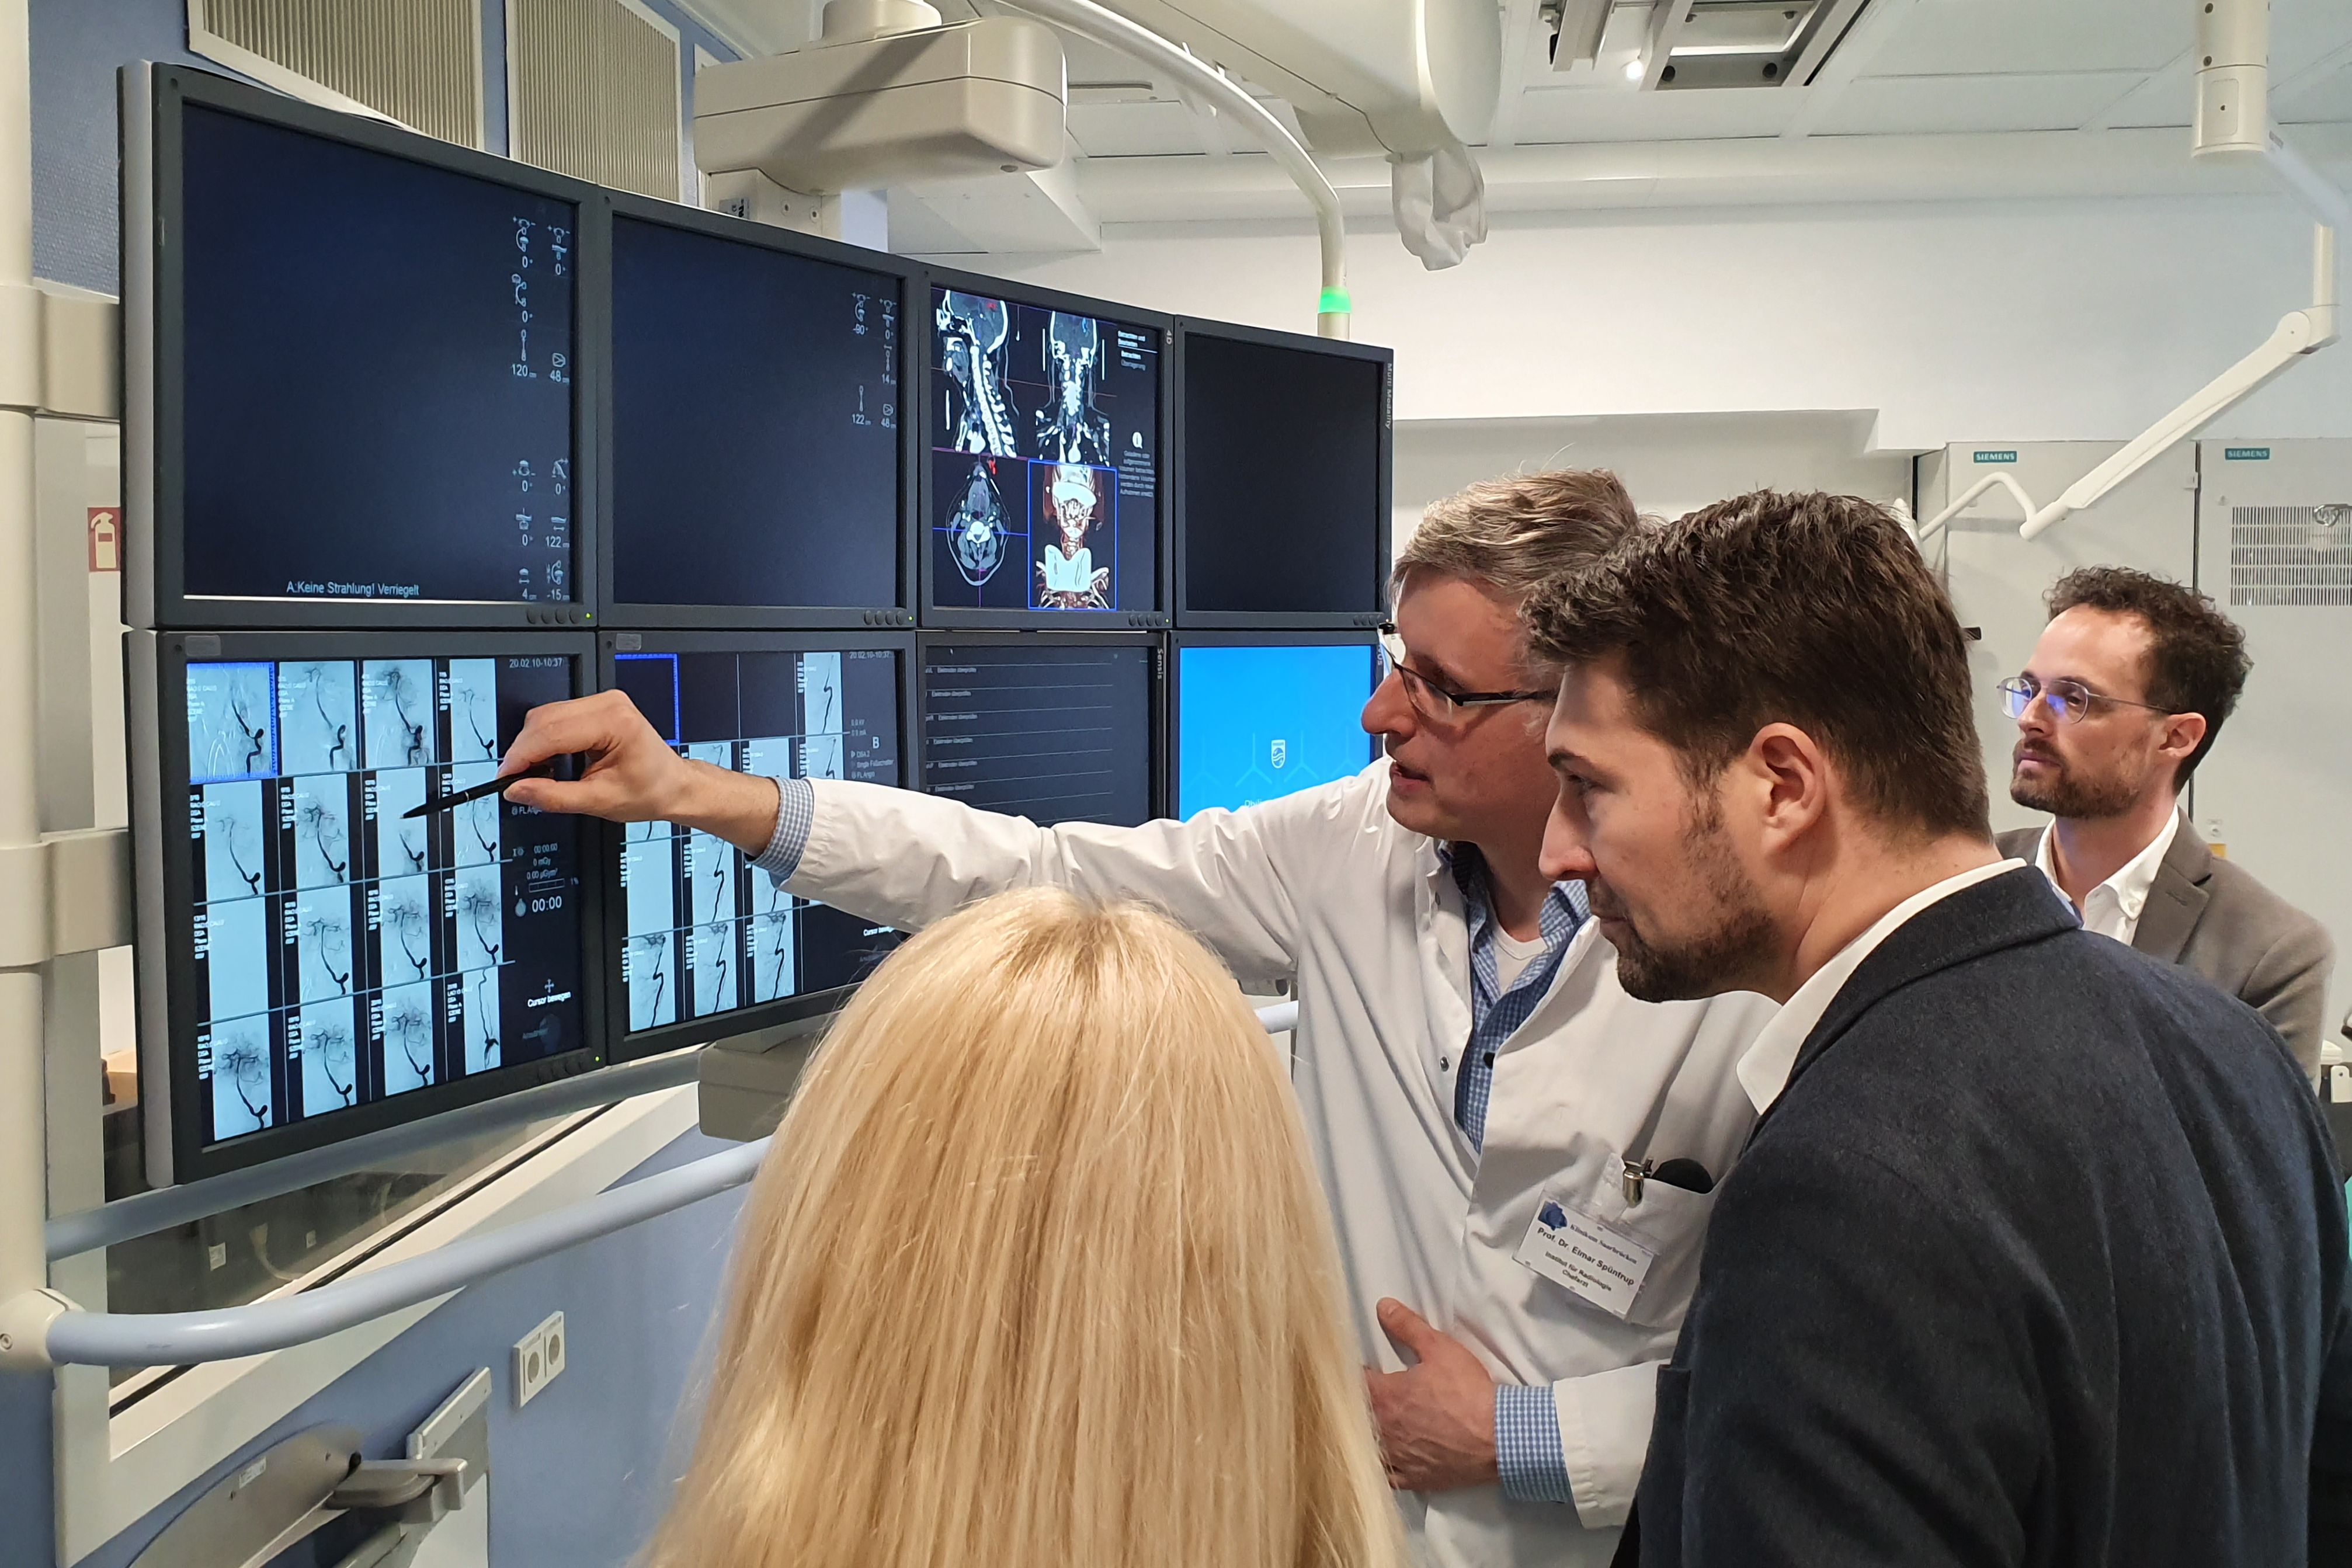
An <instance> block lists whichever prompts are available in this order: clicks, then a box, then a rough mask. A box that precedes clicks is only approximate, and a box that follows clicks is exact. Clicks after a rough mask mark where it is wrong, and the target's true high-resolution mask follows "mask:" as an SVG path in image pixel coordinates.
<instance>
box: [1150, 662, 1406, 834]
mask: <svg viewBox="0 0 2352 1568" xmlns="http://www.w3.org/2000/svg"><path fill="white" fill-rule="evenodd" d="M1169 641H1170V643H1171V648H1170V652H1169V669H1168V686H1169V693H1168V713H1169V722H1168V733H1169V747H1168V749H1169V753H1170V758H1169V762H1170V766H1169V772H1170V776H1171V784H1170V789H1169V804H1170V811H1171V815H1174V816H1177V817H1181V818H1185V819H1190V818H1192V817H1195V816H1197V815H1199V814H1200V813H1201V812H1202V811H1205V810H1209V809H1211V808H1212V807H1223V808H1225V809H1227V810H1236V809H1238V808H1240V807H1243V806H1252V805H1255V804H1256V803H1257V802H1259V801H1261V800H1275V799H1276V798H1277V797H1279V796H1283V795H1292V794H1296V793H1297V792H1298V791H1299V790H1301V789H1313V788H1314V787H1315V786H1317V785H1318V784H1328V783H1329V782H1331V781H1332V780H1333V779H1346V778H1349V777H1352V776H1353V775H1355V774H1356V773H1358V772H1360V771H1361V770H1362V769H1363V768H1365V767H1367V766H1369V765H1370V762H1371V760H1372V758H1374V757H1376V756H1378V755H1379V751H1380V747H1379V743H1378V742H1377V741H1376V740H1375V739H1374V738H1373V737H1371V736H1370V735H1368V734H1366V733H1365V732H1364V726H1363V713H1364V705H1365V704H1366V703H1367V702H1369V701H1370V700H1371V695H1372V690H1373V688H1374V687H1376V686H1378V685H1380V683H1381V654H1380V648H1379V646H1378V644H1377V643H1375V642H1374V641H1373V639H1372V637H1371V636H1370V635H1369V634H1367V633H1365V632H1176V633H1175V634H1174V635H1173V636H1171V638H1170V639H1169Z"/></svg>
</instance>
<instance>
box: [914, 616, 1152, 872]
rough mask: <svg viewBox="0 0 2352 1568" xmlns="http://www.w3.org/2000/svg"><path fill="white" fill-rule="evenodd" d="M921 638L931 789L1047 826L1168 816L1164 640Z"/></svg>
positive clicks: (1129, 636)
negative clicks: (1159, 761) (1163, 780)
mask: <svg viewBox="0 0 2352 1568" xmlns="http://www.w3.org/2000/svg"><path fill="white" fill-rule="evenodd" d="M920 643H921V658H922V674H921V707H920V716H921V749H922V787H923V789H925V790H927V791H929V793H931V794H933V795H939V796H943V797H945V798H947V799H949V800H961V801H962V802H964V803H965V804H966V805H970V806H975V807H978V808H979V809H980V810H984V811H999V812H1003V813H1005V814H1007V815H1010V816H1016V817H1026V818H1027V819H1029V821H1033V822H1034V823H1036V824H1037V825H1038V826H1040V827H1052V826H1054V825H1055V823H1058V822H1106V823H1110V824H1113V825H1116V826H1119V827H1133V826H1135V825H1137V824H1139V823H1141V822H1144V821H1150V819H1151V818H1152V817H1154V816H1156V815H1158V813H1159V804H1158V800H1157V795H1158V790H1157V789H1156V788H1155V783H1156V779H1157V774H1156V771H1155V768H1156V760H1155V759H1156V758H1157V757H1158V755H1159V751H1160V746H1159V732H1160V653H1161V649H1160V639H1159V638H1158V637H1156V636H1154V635H1152V634H1150V633H1149V632H1143V633H1137V632H1091V633H1087V632H1079V633H1072V634H1069V635H1066V636H1059V637H1057V636H1055V635H1053V634H1052V633H1030V632H1014V633H997V634H994V635H991V634H988V633H971V634H958V633H948V632H926V633H924V634H923V636H922V638H921V639H920Z"/></svg>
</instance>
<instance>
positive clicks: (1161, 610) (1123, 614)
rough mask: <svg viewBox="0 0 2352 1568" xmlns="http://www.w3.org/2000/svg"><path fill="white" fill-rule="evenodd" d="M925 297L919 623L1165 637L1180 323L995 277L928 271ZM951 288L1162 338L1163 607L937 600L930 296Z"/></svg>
mask: <svg viewBox="0 0 2352 1568" xmlns="http://www.w3.org/2000/svg"><path fill="white" fill-rule="evenodd" d="M919 284H920V287H921V293H920V295H919V297H918V298H919V309H918V310H917V313H916V314H917V320H916V330H917V332H918V334H919V337H918V346H919V349H920V352H919V353H918V354H916V355H915V365H914V376H915V380H914V381H913V382H912V383H911V389H912V395H913V397H914V399H915V403H914V406H915V410H916V417H915V419H914V420H913V421H912V422H911V423H912V426H913V439H914V446H915V456H916V463H915V467H916V475H915V478H916V495H915V515H914V517H913V518H912V519H911V521H910V528H909V533H908V539H909V542H910V544H911V546H912V548H913V549H914V550H915V557H916V561H917V564H918V566H919V580H918V588H919V598H918V599H917V601H916V619H917V622H918V623H919V625H921V626H922V627H923V628H924V629H925V630H926V631H933V630H952V631H998V632H1024V631H1025V632H1057V633H1058V632H1074V633H1082V634H1085V635H1088V636H1095V635H1100V634H1102V633H1105V632H1126V631H1158V630H1160V629H1163V628H1165V627H1168V626H1171V625H1173V624H1174V622H1173V620H1172V619H1171V615H1170V606H1171V604H1172V603H1173V602H1174V601H1173V599H1172V597H1171V595H1172V593H1173V579H1172V577H1171V572H1172V570H1173V569H1174V559H1175V558H1174V556H1173V554H1172V553H1171V548H1170V547H1171V543H1172V540H1173V537H1174V534H1175V518H1176V509H1175V491H1174V486H1173V481H1172V476H1171V473H1170V465H1171V464H1173V463H1174V461H1175V456H1176V445H1175V442H1176V423H1175V402H1176V398H1177V395H1178V392H1179V388H1178V386H1177V382H1176V372H1175V364H1176V358H1175V355H1176V336H1177V328H1178V325H1179V323H1178V321H1177V319H1176V318H1175V317H1173V316H1171V315H1168V314H1166V313H1165V312H1162V311H1158V310H1146V309H1143V308H1140V307H1138V306H1132V305H1122V304H1119V303H1118V302H1117V301H1115V300H1109V299H1094V298H1087V296H1085V295H1083V294H1066V293H1064V292H1063V291H1061V290H1060V289H1057V288H1040V287H1036V286H1035V285H1034V284H1027V283H1013V282H1011V281H1008V280H1007V279H1005V278H1002V277H987V276H985V275H983V274H981V273H977V272H959V271H954V270H951V269H950V268H946V267H926V268H924V269H923V272H922V275H921V277H920V279H919ZM933 288H951V289H956V290H959V291H961V292H965V293H971V294H984V295H988V296H990V297H992V298H999V299H1003V301H1005V302H1006V303H1007V304H1011V305H1030V306H1034V307H1036V308H1040V309H1045V310H1061V311H1066V312H1069V313H1070V314H1073V315H1078V314H1084V315H1090V316H1093V317H1094V318H1095V319H1097V320H1105V321H1115V322H1117V323H1118V324H1119V325H1120V326H1124V327H1143V328H1149V329H1152V330H1154V331H1157V332H1158V333H1159V334H1160V406H1159V410H1158V418H1157V420H1156V423H1157V424H1158V426H1159V431H1158V437H1157V439H1158V440H1159V443H1160V450H1159V459H1160V496H1159V500H1158V503H1157V505H1156V506H1155V507H1154V508H1153V518H1154V527H1153V530H1152V538H1153V547H1152V549H1153V556H1152V562H1153V570H1154V576H1155V579H1156V586H1157V593H1158V602H1157V603H1155V604H1154V605H1153V606H1152V608H1151V609H1150V610H1106V611H1084V610H965V609H960V608H957V607H955V606H952V605H950V606H944V607H943V606H941V605H940V604H938V603H937V602H936V601H935V600H934V598H933V593H934V590H935V588H936V583H935V582H934V578H935V576H936V565H937V563H936V562H934V561H933V560H932V559H931V538H930V517H931V505H932V494H931V490H932V482H933V476H932V473H931V467H932V465H931V447H930V440H929V421H930V416H931V373H932V372H931V365H932V361H933V359H934V358H935V357H936V356H935V354H934V352H933V349H934V345H933V342H932V334H933V333H934V332H935V331H936V330H937V329H938V323H937V322H936V321H934V320H933V319H932V316H931V290H932V289H933Z"/></svg>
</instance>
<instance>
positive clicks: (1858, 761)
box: [1527, 490, 1991, 839]
mask: <svg viewBox="0 0 2352 1568" xmlns="http://www.w3.org/2000/svg"><path fill="white" fill-rule="evenodd" d="M1527 614H1528V628H1529V632H1530V634H1531V635H1532V636H1533V638H1534V640H1535V643H1536V646H1537V648H1538V651H1540V652H1541V653H1544V654H1545V655H1546V656H1548V657H1550V658H1553V659H1557V660H1559V661H1560V662H1562V663H1568V662H1570V661H1588V660H1593V659H1600V658H1605V657H1607V656H1608V655H1610V654H1612V653H1622V655H1623V656H1624V659H1625V665H1626V679H1627V684H1628V685H1629V687H1630V694H1629V695H1630V698H1631V701H1632V704H1633V712H1634V714H1635V715H1636V716H1638V718H1639V719H1640V721H1641V723H1642V724H1643V727H1645V728H1647V729H1649V730H1650V731H1651V732H1652V733H1654V734H1655V735H1657V736H1658V737H1660V738H1662V739H1663V740H1664V741H1665V742H1666V743H1667V744H1668V745H1670V746H1672V747H1675V749H1676V750H1677V751H1678V752H1680V753H1681V754H1682V759H1683V765H1684V770H1685V774H1686V776H1687V777H1689V778H1690V779H1691V780H1692V781H1693V782H1694V783H1697V784H1704V783H1707V782H1710V781H1712V780H1713V779H1715V778H1716V777H1717V775H1719V774H1720V773H1721V772H1722V770H1723V769H1724V768H1725V767H1726V766H1727V765H1728V764H1729V763H1730V762H1731V760H1732V758H1736V757H1738V755H1739V754H1740V753H1741V752H1742V751H1744V750H1746V749H1747V747H1748V743H1749V742H1750V741H1751V740H1753V739H1754V738H1755V736H1756V732H1757V731H1758V730H1759V729H1761V728H1762V727H1764V726H1766V725H1768V724H1773V723H1778V722H1785V723H1789V724H1794V725H1797V726H1798V727H1801V728H1802V729H1804V730H1805V731H1806V732H1807V733H1808V734H1810V735H1811V736H1812V737H1813V738H1814V739H1815V740H1817V741H1819V742H1820V743H1821V745H1822V747H1823V748H1824V749H1825V750H1827V751H1828V752H1830V753H1831V755H1832V756H1833V757H1835V758H1837V761H1838V766H1839V767H1840V768H1841V769H1842V770H1843V772H1844V774H1845V776H1846V777H1847V779H1849V780H1850V781H1851V782H1852V784H1853V789H1854V792H1855V795H1856V797H1857V798H1858V799H1859V800H1861V802H1862V803H1863V804H1864V807H1865V808H1866V809H1867V810H1870V811H1871V813H1872V814H1873V815H1874V816H1876V817H1877V818H1879V819H1880V820H1882V821H1885V823H1887V824H1888V825H1889V826H1892V827H1896V828H1903V829H1910V830H1914V831H1916V832H1919V833H1924V834H1926V835H1928V836H1931V837H1935V836H1941V835H1944V834H1947V833H1966V834H1969V835H1970V836H1972V837H1976V838H1980V839H1982V838H1990V836H1991V828H1990V816H1989V811H1988V807H1987V805H1986V799H1985V777H1984V764H1983V761H1982V759H1981V758H1980V756H1979V752H1978V749H1977V730H1976V721H1975V719H1974V718H1973V717H1972V716H1971V715H1970V712H1969V657H1968V642H1967V640H1966V638H1965V637H1964V636H1963V635H1962V633H1961V631H1960V623H1959V618H1958V616H1956V615H1955V614H1954V613H1953V612H1952V605H1951V601H1950V600H1948V599H1947V598H1946V597H1945V595H1944V591H1943V589H1942V587H1941V586H1939V585H1938V584H1937V581H1936V579H1935V577H1934V576H1933V575H1932V574H1931V573H1930V572H1929V571H1928V570H1927V566H1926V565H1925V563H1923V562H1922V561H1921V560H1920V559H1919V551H1918V549H1917V548H1916V546H1914V545H1913V544H1912V542H1911V540H1910V538H1909V536H1907V535H1906V534H1905V532H1904V531H1903V528H1902V527H1901V525H1900V524H1898V523H1896V522H1895V519H1894V518H1893V517H1889V516H1888V515H1887V514H1886V513H1885V511H1882V510H1881V509H1880V508H1878V507H1874V506H1873V505H1871V504H1870V503H1869V502H1867V501H1864V500H1861V499H1858V498H1856V497H1852V496H1823V495H1805V496H1790V495H1781V494H1779V493H1777V492H1774V491H1770V490H1759V491H1757V492H1756V493H1754V494H1753V495H1748V496H1741V497H1738V498H1737V499H1734V500H1729V501H1723V502H1719V503H1717V505H1715V506H1712V507H1706V509H1704V510H1702V511H1697V512H1693V513H1692V514H1691V515H1690V516H1688V517H1684V518H1681V519H1680V520H1678V521H1676V522H1673V523H1666V524H1660V525H1654V526H1651V527H1647V528H1642V529H1641V530H1639V531H1638V532H1636V533H1635V534H1633V536H1632V537H1631V538H1627V539H1626V540H1625V541H1624V542H1623V543H1622V544H1621V545H1619V546H1618V548H1617V549H1613V550H1612V551H1611V552H1610V554H1609V556H1608V557H1607V559H1604V560H1602V561H1601V563H1600V564H1598V565H1597V566H1595V567H1594V568H1592V569H1591V570H1587V571H1584V572H1581V573H1578V574H1575V575H1572V576H1570V577H1568V578H1566V579H1563V580H1561V581H1560V582H1559V583H1557V584H1555V585H1553V586H1552V587H1551V588H1549V589H1548V590H1546V591H1544V592H1543V593H1541V594H1538V596H1537V597H1536V599H1535V600H1534V601H1532V602H1531V603H1530V604H1529V605H1528V612H1527Z"/></svg>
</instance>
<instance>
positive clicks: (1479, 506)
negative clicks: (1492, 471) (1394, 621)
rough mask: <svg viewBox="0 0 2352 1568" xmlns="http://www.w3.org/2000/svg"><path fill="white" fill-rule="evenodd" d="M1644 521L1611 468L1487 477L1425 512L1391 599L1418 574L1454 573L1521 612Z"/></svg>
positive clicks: (1392, 578) (1393, 575)
mask: <svg viewBox="0 0 2352 1568" xmlns="http://www.w3.org/2000/svg"><path fill="white" fill-rule="evenodd" d="M1641 522H1642V517H1641V514H1640V513H1639V512H1637V511H1635V510H1634V508H1633V497H1631V496H1629V495H1627V494H1626V493H1625V486H1624V485H1623V484H1622V483H1621V482H1620V481H1619V480H1618V477H1617V476H1616V475H1614V474H1612V473H1610V472H1609V471H1608V470H1607V469H1605V468H1554V469H1549V470H1546V471H1544V472H1542V473H1537V474H1515V475H1511V476H1507V477H1505V478H1501V479H1484V480H1481V481H1479V482H1478V483H1477V484H1475V485H1472V486H1468V487H1466V488H1465V489H1462V490H1457V491H1456V492H1454V494H1453V495H1451V496H1448V497H1445V498H1444V500H1442V501H1435V502H1433V503H1431V505H1430V506H1429V507H1428V508H1427V509H1426V510H1424V511H1423V513H1422V515H1421V527H1420V528H1419V529H1418V530H1416V531H1415V532H1414V534H1413V536H1412V538H1411V539H1410V540H1408V541H1407V542H1406V544H1405V547H1404V549H1402V550H1400V551H1399V552H1397V558H1396V564H1395V566H1393V567H1392V568H1391V570H1390V571H1389V597H1390V598H1391V600H1394V599H1395V597H1396V596H1397V595H1398V594H1400V593H1402V591H1404V590H1405V588H1406V587H1408V586H1409V585H1410V584H1411V583H1412V580H1415V579H1418V578H1426V577H1454V578H1460V579H1462V580H1465V581H1468V582H1473V583H1476V584H1478V585H1479V586H1481V587H1483V588H1486V589H1488V590H1490V591H1493V592H1495V593H1496V594H1497V595H1499V596H1500V597H1501V598H1503V599H1504V600H1506V601H1508V602H1509V603H1510V605H1511V607H1512V608H1513V609H1514V610H1517V609H1519V608H1520V607H1522V606H1523V605H1525V604H1526V602H1527V601H1528V596H1529V595H1531V594H1533V593H1534V592H1535V591H1537V590H1538V589H1539V588H1542V587H1544V586H1546V585H1547V584H1549V583H1552V582H1556V581H1558V580H1560V579H1562V578H1565V577H1568V576H1570V575H1571V574H1573V573H1575V572H1578V571H1580V570H1584V569H1585V568H1586V567H1589V566H1591V564H1592V563H1593V562H1594V561H1596V560H1598V559H1600V558H1601V556H1603V555H1605V554H1607V553H1608V552H1609V550H1610V549H1611V548H1612V547H1613V546H1615V545H1616V544H1617V543H1618V542H1619V541H1620V540H1622V539H1623V538H1626V537H1627V536H1628V535H1630V534H1632V533H1633V531H1634V529H1636V528H1639V527H1640V526H1641Z"/></svg>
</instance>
